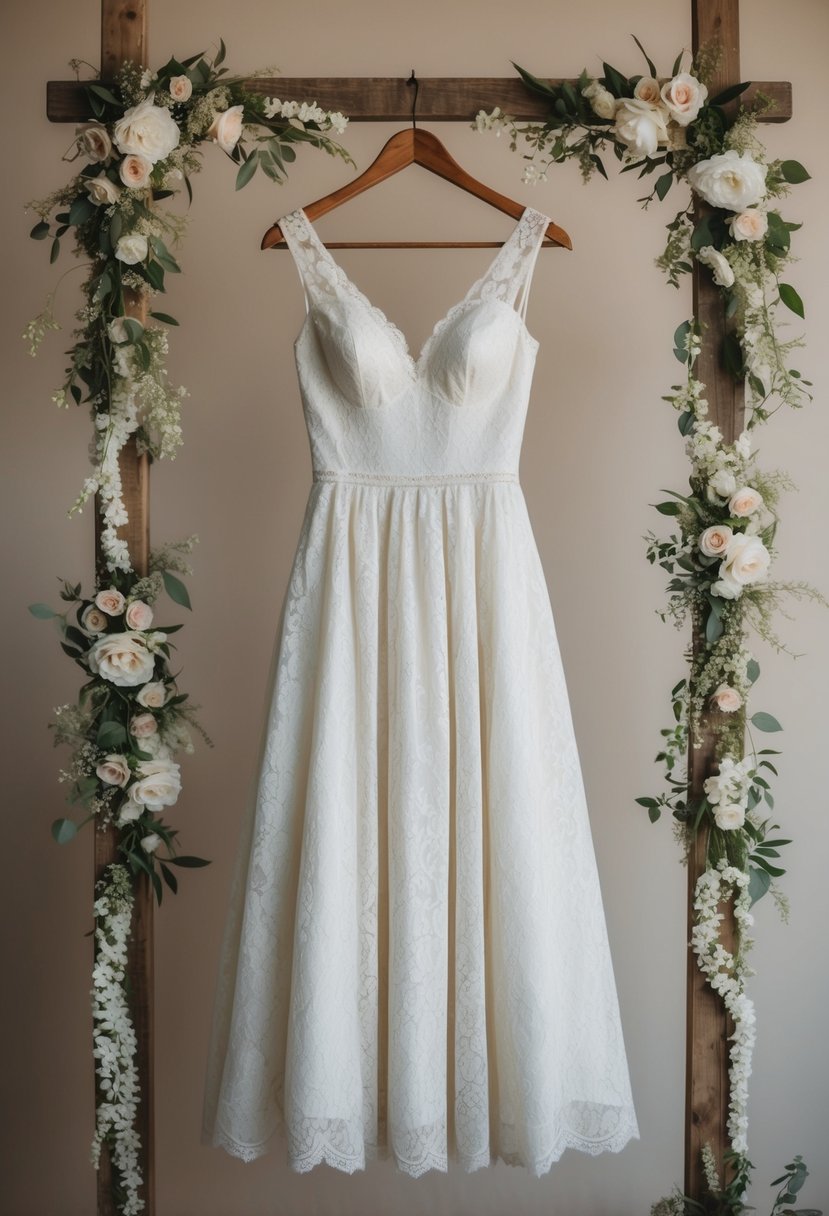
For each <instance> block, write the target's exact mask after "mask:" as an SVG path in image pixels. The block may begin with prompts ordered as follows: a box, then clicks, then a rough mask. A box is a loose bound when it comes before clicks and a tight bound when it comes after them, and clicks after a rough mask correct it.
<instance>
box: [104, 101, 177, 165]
mask: <svg viewBox="0 0 829 1216" xmlns="http://www.w3.org/2000/svg"><path fill="white" fill-rule="evenodd" d="M154 97H155V94H153V93H151V94H150V96H149V97H145V98H144V100H143V101H141V102H139V103H138V105H137V106H132V107H131V108H130V109H129V110H127V111H126V113H125V114H124V116H123V118H119V119H118V122H117V123H116V124H115V126H114V127H113V128H112V137H113V139H114V141H115V146H116V147H117V149H118V151H119V152H122V153H123V154H124V156H130V155H136V156H143V157H145V158H146V159H147V160H148V161H149V162H150V164H151V165H154V164H155V163H156V161H159V160H164V158H165V157H166V156H169V155H170V153H171V152H172V150H173V148H175V147H177V146H178V141H179V138H180V132H179V129H178V124H177V123H176V120H175V119H174V118H173V116H172V114H171V113H170V111H169V110H168V109H167V107H166V106H157V105H155V104H154Z"/></svg>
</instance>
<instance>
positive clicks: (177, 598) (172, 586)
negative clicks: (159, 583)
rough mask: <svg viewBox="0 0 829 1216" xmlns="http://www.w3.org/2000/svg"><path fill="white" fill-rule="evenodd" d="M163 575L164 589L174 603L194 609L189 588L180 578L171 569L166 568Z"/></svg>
mask: <svg viewBox="0 0 829 1216" xmlns="http://www.w3.org/2000/svg"><path fill="white" fill-rule="evenodd" d="M161 577H162V578H163V579H164V590H165V591H166V592H167V594H168V595H169V597H170V599H171V600H172V601H173V603H174V604H181V606H182V607H183V608H190V609H192V607H193V605H192V604H191V603H190V596H189V594H188V591H187V588H186V587H185V585H184V583H183V582H182V581H181V579H180V578H176V576H175V575H174V574H171V573H170V571H169V570H164V571H163V572H162V575H161Z"/></svg>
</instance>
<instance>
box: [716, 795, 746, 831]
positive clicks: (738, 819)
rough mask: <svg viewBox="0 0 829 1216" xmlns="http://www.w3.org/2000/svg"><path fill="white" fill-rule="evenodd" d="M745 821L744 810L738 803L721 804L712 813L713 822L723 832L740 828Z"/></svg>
mask: <svg viewBox="0 0 829 1216" xmlns="http://www.w3.org/2000/svg"><path fill="white" fill-rule="evenodd" d="M745 821H746V813H745V808H744V807H742V806H740V804H739V803H738V802H721V803H720V805H719V806H718V807H717V808H716V810H715V811H714V822H715V823H716V825H717V827H718V828H722V829H723V831H724V832H731V831H733V830H734V829H735V828H741V827H742V826H743V824H744V823H745Z"/></svg>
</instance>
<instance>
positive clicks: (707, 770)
mask: <svg viewBox="0 0 829 1216" xmlns="http://www.w3.org/2000/svg"><path fill="white" fill-rule="evenodd" d="M692 38H693V49H694V51H695V52H696V51H697V50H698V49H699V47H700V46H701V45H703V43H706V42H712V41H716V42H718V43H719V44H720V45H721V47H722V58H721V60H720V64H719V67H718V69H717V73H716V75H715V77H714V80H713V82H712V84H711V86H710V87H711V89H712V91H713V92H717V91H719V90H721V89H724V88H727V87H728V86H729V85H732V84H736V83H737V82H738V81H739V80H740V32H739V0H692ZM737 104H738V103H737V102H736V101H735V102H732V103H731V105H732V106H736V105H737ZM708 210H710V209H709V208H707V207H706V206H705V205H704V204H702V203H701V202H699V201H698V200H695V211H696V217H697V218H699V217H701V216H702V215H704V214H705V213H706V212H707V211H708ZM693 309H694V316H695V317H696V318H697V320H698V321H699V322H701V324H702V326H703V336H702V350H701V353H700V356H699V359H698V361H697V365H696V373H697V375H698V377H699V379H700V380H702V382H703V383H704V384H705V388H706V393H705V396H706V398H707V400H708V406H709V413H708V416H709V418H710V420H711V422H713V423H715V424H716V425H717V426H718V427H719V428H720V430H721V431H722V435H723V440H724V441H725V442H726V443H732V442H733V441H734V440H735V439H736V438H737V436H738V435H739V433H740V431H741V430H742V429H743V424H744V421H745V395H744V383H743V381H737V380H735V379H734V377H733V376H732V375H731V373H730V372H729V371H728V370H727V368H726V367H725V366H724V364H723V360H722V343H723V338H724V337H725V334H726V332H727V331H728V329H729V324H730V323H729V322H727V321H726V319H725V311H724V308H723V301H722V295H721V293H720V289H719V288H718V287H717V286H716V285H715V283H714V281H713V278H712V277H711V274H710V272H709V271H708V270H707V269H703V268H702V267H701V266H700V264H699V262H697V261H696V260H695V261H694V274H693ZM692 646H693V649H694V654H695V655H699V654H701V653H702V652H703V651H704V649H705V640H704V638H703V637H702V636H701V633H700V630H699V627H698V623H697V625H696V627H695V628H694V634H693V640H692ZM717 719H718V715H717V713H716V712H714V711H711V712H710V713H709V714H707V715H706V716H704V717H703V719H702V722H701V725H700V734H699V738H697V739H692V740H691V741H690V742H691V746H690V747H689V751H688V777H689V787H690V788H689V797H690V798H691V799H695V798H699V797H701V796H702V794H703V782H704V781H705V779H706V777H710V776H711V775H712V773H713V772H715V771H716V767H717V766H716V741H717V733H716V725H717ZM695 742H696V743H697V744H699V746H698V747H694V746H693V744H694V743H695ZM706 849H707V832H705V831H701V832H700V833H699V834H698V836H697V838H696V840H695V842H694V847H693V849H692V850H691V854H690V856H689V858H688V936H689V939H690V935H691V928H692V926H693V923H694V911H693V900H694V888H695V886H696V882H697V879H698V878H699V876H700V874H701V873H702V872H703V871H704V870H705V859H706ZM723 911H724V912H725V913H726V914H725V917H724V919H723V921H722V924H721V927H720V932H721V935H722V937H723V940H724V943H725V946H726V948H727V949H729V948H733V944H734V940H735V926H734V919H733V915H732V913H731V910H730V908H729V909H728V910H725V909H723ZM687 977H688V983H687V998H686V1011H687V1039H686V1076H685V1194H686V1195H689V1196H690V1197H691V1198H692V1199H695V1200H697V1201H698V1202H701V1201H702V1200H703V1198H704V1197H705V1196H706V1194H707V1189H708V1188H707V1184H706V1180H705V1174H704V1171H703V1168H702V1158H701V1150H702V1148H703V1147H704V1145H706V1144H710V1145H711V1148H712V1149H713V1150H714V1153H715V1154H716V1157H717V1161H718V1162H719V1164H720V1167H721V1168H720V1176H721V1182H723V1183H724V1182H725V1181H727V1180H728V1179H729V1178H730V1177H731V1174H730V1172H729V1171H727V1170H726V1169H724V1168H723V1167H722V1160H723V1154H724V1152H725V1151H726V1149H728V1148H729V1143H730V1142H729V1137H728V1130H727V1128H728V1101H729V1084H728V1064H729V1040H728V1035H729V1034H730V1033H731V1031H732V1029H733V1026H732V1025H731V1022H730V1019H729V1017H728V1014H727V1013H726V1009H725V1005H724V1004H723V1001H722V998H721V997H720V996H719V994H718V993H716V992H714V990H713V989H712V988H711V987H710V986H709V984H708V982H707V980H706V979H705V976H704V975H703V974H702V972H701V971H700V969H699V967H698V965H697V961H696V957H695V956H694V953H693V951H692V950H691V948H690V945H689V947H688V962H687Z"/></svg>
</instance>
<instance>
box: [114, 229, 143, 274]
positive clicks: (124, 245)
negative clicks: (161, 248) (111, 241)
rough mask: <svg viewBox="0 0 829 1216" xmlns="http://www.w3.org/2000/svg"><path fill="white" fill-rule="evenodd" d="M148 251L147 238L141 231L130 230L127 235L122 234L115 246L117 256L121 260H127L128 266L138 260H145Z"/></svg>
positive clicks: (133, 264)
mask: <svg viewBox="0 0 829 1216" xmlns="http://www.w3.org/2000/svg"><path fill="white" fill-rule="evenodd" d="M147 251H148V246H147V238H146V237H145V236H143V235H142V234H141V233H140V232H130V233H128V234H127V236H122V237H121V239H120V241H119V242H118V244H117V245H116V246H115V256H116V257H117V258H118V261H119V262H125V263H126V265H127V266H135V264H136V262H143V261H144V259H145V258H146V256H147Z"/></svg>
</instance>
